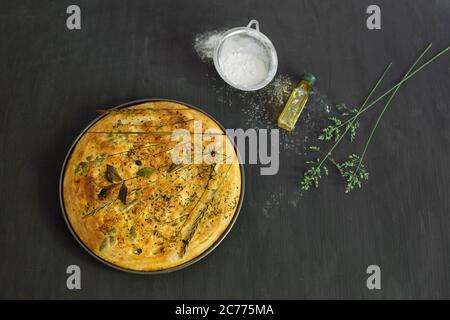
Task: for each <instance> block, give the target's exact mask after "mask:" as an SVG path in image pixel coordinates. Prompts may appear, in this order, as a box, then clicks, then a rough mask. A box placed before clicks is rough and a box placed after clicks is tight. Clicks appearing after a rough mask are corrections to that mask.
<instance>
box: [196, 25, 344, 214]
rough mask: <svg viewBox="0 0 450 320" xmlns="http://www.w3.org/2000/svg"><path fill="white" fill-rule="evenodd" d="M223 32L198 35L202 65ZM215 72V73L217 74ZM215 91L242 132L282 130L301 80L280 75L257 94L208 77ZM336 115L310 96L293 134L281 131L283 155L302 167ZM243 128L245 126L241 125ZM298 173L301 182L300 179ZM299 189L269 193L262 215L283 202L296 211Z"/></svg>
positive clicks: (326, 101)
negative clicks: (285, 113)
mask: <svg viewBox="0 0 450 320" xmlns="http://www.w3.org/2000/svg"><path fill="white" fill-rule="evenodd" d="M223 33H224V30H216V31H208V32H204V33H201V34H197V35H196V36H195V40H194V49H195V52H196V53H197V55H198V56H199V58H200V59H201V60H202V61H203V62H209V63H211V62H212V59H213V55H214V49H215V47H216V45H217V44H218V43H219V41H220V39H221V37H222V35H223ZM214 72H215V70H214ZM206 76H207V77H208V78H210V79H211V82H212V84H213V86H214V88H215V90H216V95H217V101H218V102H219V103H220V104H222V105H224V106H227V107H228V108H229V109H230V112H239V113H240V115H241V119H242V120H241V121H242V123H243V124H244V127H243V129H244V130H245V129H248V128H254V129H279V127H278V126H277V118H278V115H279V114H280V112H281V111H282V109H283V107H284V105H285V103H286V102H287V99H288V98H289V95H290V94H291V92H292V90H293V89H294V88H295V86H296V85H297V84H298V82H299V79H298V78H293V77H291V76H290V75H286V74H280V75H277V76H276V77H275V78H274V79H273V80H272V82H271V83H270V84H268V85H267V86H266V87H264V88H262V89H260V90H258V91H240V90H237V89H234V88H233V87H231V86H229V85H228V84H226V83H225V82H224V81H222V79H221V78H220V76H219V75H217V74H216V73H214V75H212V74H211V75H209V74H207V75H206ZM333 112H335V110H334V107H333V105H332V104H331V103H330V101H329V99H328V97H327V96H326V95H324V94H321V93H320V92H319V91H317V90H313V91H312V92H311V93H310V96H309V100H308V103H307V105H306V107H305V109H304V110H303V112H302V114H301V116H300V118H299V120H298V122H297V125H296V128H295V130H294V131H293V132H287V131H285V130H282V129H280V153H283V152H291V153H293V154H294V156H298V157H299V162H300V163H303V160H304V157H305V155H306V154H307V148H308V145H309V144H308V141H309V140H313V139H315V138H317V136H318V135H319V133H320V128H323V127H325V126H326V124H327V123H328V117H329V116H330V114H332V113H333ZM241 125H242V124H241ZM301 174H302V173H301V172H298V180H300V179H301ZM302 194H303V193H302V191H301V190H300V188H294V189H293V190H292V191H291V192H287V193H286V192H285V193H284V194H280V193H279V192H277V191H276V190H274V192H273V193H269V194H268V195H267V197H266V199H267V200H266V201H265V202H264V203H263V205H262V213H263V215H264V216H266V217H269V216H270V214H271V212H273V211H274V210H276V208H277V207H278V206H279V205H280V203H281V201H286V202H287V203H288V205H289V206H291V207H294V208H297V207H298V204H299V201H300V198H301V196H302Z"/></svg>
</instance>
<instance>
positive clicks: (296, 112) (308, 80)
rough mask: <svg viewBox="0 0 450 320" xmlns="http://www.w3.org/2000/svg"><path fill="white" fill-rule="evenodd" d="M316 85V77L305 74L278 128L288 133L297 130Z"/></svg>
mask: <svg viewBox="0 0 450 320" xmlns="http://www.w3.org/2000/svg"><path fill="white" fill-rule="evenodd" d="M314 83H316V77H315V76H314V75H312V74H311V73H305V74H304V75H303V77H302V80H301V81H300V83H299V84H298V85H297V87H295V89H294V90H293V91H292V93H291V96H290V97H289V100H288V101H287V102H286V105H285V106H284V109H283V111H282V112H281V114H280V116H279V117H278V126H279V127H280V128H283V129H285V130H288V131H292V130H294V128H295V124H296V123H297V120H298V118H299V117H300V114H301V113H302V111H303V108H304V107H305V105H306V102H307V101H308V96H309V94H310V92H311V90H312V88H313V85H314Z"/></svg>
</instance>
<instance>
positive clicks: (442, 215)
mask: <svg viewBox="0 0 450 320" xmlns="http://www.w3.org/2000/svg"><path fill="white" fill-rule="evenodd" d="M75 3H76V4H78V5H80V7H81V10H82V30H80V31H69V30H67V28H66V25H65V20H66V17H67V15H66V13H65V11H66V8H67V6H68V5H69V4H72V1H70V2H69V1H14V2H12V1H8V2H7V1H1V4H0V34H1V35H2V39H1V43H0V100H1V103H2V107H1V109H0V110H1V112H0V157H1V162H0V203H1V209H0V248H1V251H0V252H1V259H0V288H1V290H0V297H2V298H150V299H154V298H158V299H162V298H308V299H311V298H338V299H341V298H357V299H360V298H364V299H366V298H368V299H380V298H394V299H397V298H450V268H449V264H450V245H449V244H450V233H449V229H450V197H449V194H448V192H449V186H450V185H449V181H450V161H449V160H450V153H449V151H450V112H449V111H450V105H449V101H450V90H449V87H450V78H449V77H450V69H449V67H450V55H447V56H445V57H444V58H442V59H441V60H439V61H438V62H437V63H435V64H433V65H432V66H430V67H429V68H427V69H426V70H425V71H423V72H421V73H420V74H418V76H417V77H416V78H415V79H414V80H413V81H412V82H410V83H408V84H407V85H405V87H404V88H403V89H402V90H401V91H400V92H399V94H398V96H397V97H396V98H395V100H394V101H393V103H392V106H391V107H392V108H390V109H389V110H388V112H387V114H386V115H385V118H384V119H383V122H382V123H381V125H380V128H379V131H378V132H377V133H376V135H375V137H374V140H373V143H372V145H371V147H370V149H369V153H368V156H367V166H368V169H369V171H370V173H371V177H370V180H369V182H368V183H367V184H366V185H365V186H364V188H363V189H362V190H359V191H357V192H355V193H353V194H351V195H350V196H349V195H345V194H344V193H343V191H342V184H341V182H340V181H339V179H338V177H336V176H335V175H332V176H331V177H330V178H329V179H328V181H327V183H324V184H323V185H322V186H321V188H320V189H319V190H315V191H314V192H311V193H309V194H306V195H304V196H303V197H302V198H300V193H299V191H298V187H297V183H298V180H299V179H300V176H301V174H302V170H303V169H304V166H303V161H304V157H303V156H302V155H300V154H299V152H296V151H294V150H293V149H300V150H303V147H304V146H307V144H305V145H299V146H295V148H293V147H292V145H289V143H288V142H286V141H287V140H286V139H287V138H286V136H285V135H284V136H283V137H282V145H281V148H280V152H281V154H280V162H281V168H280V172H279V174H278V175H276V176H266V177H262V176H260V175H259V168H258V166H249V165H247V166H246V175H247V188H246V200H245V203H244V205H243V208H242V211H241V215H240V217H239V219H238V221H237V223H236V225H235V227H234V228H233V230H232V231H231V232H230V234H229V236H228V237H227V238H226V239H225V241H224V242H223V243H222V244H221V245H220V246H219V247H218V248H217V249H216V250H215V251H214V252H213V253H212V254H210V255H209V256H208V257H206V258H205V259H204V260H202V261H201V262H199V263H197V264H195V265H193V266H191V267H189V268H187V269H184V270H181V271H178V272H175V273H172V274H166V275H158V276H139V275H132V274H127V273H123V272H119V271H115V270H113V269H111V268H108V267H106V266H104V265H102V264H100V263H99V262H97V261H96V260H95V259H93V258H91V257H90V256H89V255H88V254H87V253H86V252H84V251H83V249H82V248H81V247H80V246H79V245H78V244H77V242H76V241H75V240H74V239H73V238H72V236H71V235H70V233H69V231H68V229H67V227H66V225H65V224H64V221H63V218H62V216H61V212H60V208H59V202H58V177H59V171H60V167H61V164H62V161H63V159H64V156H65V153H66V151H67V149H68V148H69V146H70V144H71V142H72V141H73V139H74V138H75V137H76V136H77V134H78V132H79V131H80V130H81V129H82V128H83V127H84V126H85V125H86V124H87V123H89V122H90V121H91V120H92V119H93V118H94V117H95V116H96V115H95V112H94V110H95V109H96V108H101V107H105V106H114V105H117V104H120V103H123V102H126V101H129V100H133V99H138V98H146V97H167V98H172V99H178V100H182V101H186V102H188V103H191V104H193V105H196V106H198V107H200V108H203V109H204V110H206V111H207V112H209V113H210V114H212V115H213V116H214V117H216V118H217V119H218V120H219V121H221V122H222V124H223V125H224V126H225V127H227V128H238V127H241V128H247V127H249V126H248V123H249V120H252V119H248V115H247V113H245V112H243V110H245V108H249V106H248V105H246V104H245V101H244V100H243V99H241V98H240V97H239V96H238V94H236V92H233V91H227V92H224V91H222V89H221V88H223V84H222V82H221V81H220V80H218V79H215V77H216V76H215V75H214V74H215V73H214V70H213V68H212V66H211V65H208V64H205V63H202V62H201V61H200V59H199V58H198V57H197V56H196V54H195V52H194V51H193V46H192V43H193V38H194V36H195V34H197V33H199V32H203V31H205V30H210V29H216V28H228V27H234V26H241V25H246V24H247V22H248V21H249V20H250V19H252V18H256V19H258V20H259V22H260V24H261V28H262V31H263V32H265V33H266V34H267V35H268V36H269V37H270V38H271V39H272V40H273V42H274V44H275V47H276V48H277V51H278V56H279V73H280V74H291V75H298V74H300V73H301V72H303V71H305V70H309V71H311V72H313V73H315V74H316V75H317V77H318V79H319V82H318V84H317V87H318V90H319V91H320V92H321V93H323V94H326V95H327V96H328V99H329V100H330V101H331V102H333V103H334V102H341V101H344V102H347V103H350V104H357V103H359V102H361V100H362V99H363V97H364V95H365V94H366V92H367V91H368V90H369V89H370V87H371V85H372V83H373V82H374V81H375V79H376V77H378V75H379V74H380V73H381V71H382V70H383V68H384V66H385V65H386V64H387V63H388V62H389V61H393V62H394V67H393V68H392V73H391V74H390V75H389V76H388V79H387V82H388V83H393V81H395V80H396V79H398V78H399V77H400V76H401V73H402V72H404V71H405V70H406V68H407V67H408V65H409V64H410V63H411V61H412V60H413V59H414V57H415V54H416V52H418V51H419V50H421V49H422V48H424V47H425V46H426V45H427V44H428V43H429V42H433V44H434V46H433V48H434V50H437V49H441V48H443V47H444V46H447V45H449V44H450V43H449V40H450V1H447V0H440V1H439V0H435V1H429V0H421V1H377V4H378V5H380V7H381V9H382V30H379V31H369V30H367V28H366V26H365V20H366V17H367V15H366V13H365V11H366V8H367V6H368V5H369V4H372V1H333V0H322V1H302V0H295V1H256V0H255V1H234V3H233V2H231V1H166V0H164V1H127V2H125V1H106V0H104V1H87V0H85V1H81V0H79V1H75ZM386 85H387V84H385V87H386ZM326 116H327V114H326V113H325V112H321V111H320V112H319V111H317V112H315V113H311V119H310V121H313V122H314V121H323V119H325V118H326ZM375 116H376V114H374V113H370V114H368V115H367V116H366V117H365V119H366V120H372V121H373V120H374V117H375ZM250 122H251V121H250ZM253 122H254V121H253ZM366 123H367V122H366ZM256 125H257V124H256ZM261 127H263V126H261ZM297 130H298V131H299V132H301V130H302V125H301V124H300V125H299V126H298V128H297ZM368 130H369V129H368V127H367V126H365V127H364V128H363V131H362V132H363V133H367V132H368ZM299 134H300V133H297V136H295V135H294V137H298V135H299ZM283 139H284V140H283ZM311 139H312V137H310V138H309V140H308V142H307V143H309V142H310V141H311ZM294 140H295V141H297V143H298V141H300V142H301V141H303V139H300V138H299V139H297V138H296V139H294ZM360 142H362V141H361V140H360ZM357 148H359V149H357ZM360 148H361V143H359V144H358V143H357V144H356V145H355V146H354V147H353V149H350V148H349V146H348V145H347V146H345V148H344V149H343V152H344V153H349V152H353V151H357V150H360ZM70 264H77V265H79V266H80V267H81V270H82V290H79V291H69V290H68V289H67V288H66V273H65V270H66V267H67V266H68V265H70ZM370 264H377V265H379V266H380V267H381V270H382V290H379V291H369V290H368V289H367V288H366V277H367V275H366V273H365V270H366V268H367V266H368V265H370Z"/></svg>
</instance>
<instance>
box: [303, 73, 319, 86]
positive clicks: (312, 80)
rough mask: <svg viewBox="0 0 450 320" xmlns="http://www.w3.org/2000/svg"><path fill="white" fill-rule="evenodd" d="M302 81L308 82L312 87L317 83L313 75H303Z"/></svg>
mask: <svg viewBox="0 0 450 320" xmlns="http://www.w3.org/2000/svg"><path fill="white" fill-rule="evenodd" d="M302 80H305V81H307V82H308V83H309V84H310V85H311V86H313V85H314V84H315V83H316V80H317V79H316V77H315V76H314V75H313V74H312V73H305V74H303V77H302Z"/></svg>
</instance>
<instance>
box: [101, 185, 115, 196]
mask: <svg viewBox="0 0 450 320" xmlns="http://www.w3.org/2000/svg"><path fill="white" fill-rule="evenodd" d="M112 187H114V185H109V186H106V187H104V188H102V190H100V192H99V193H98V198H99V199H105V198H106V197H107V196H108V194H109V191H111V189H112Z"/></svg>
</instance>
